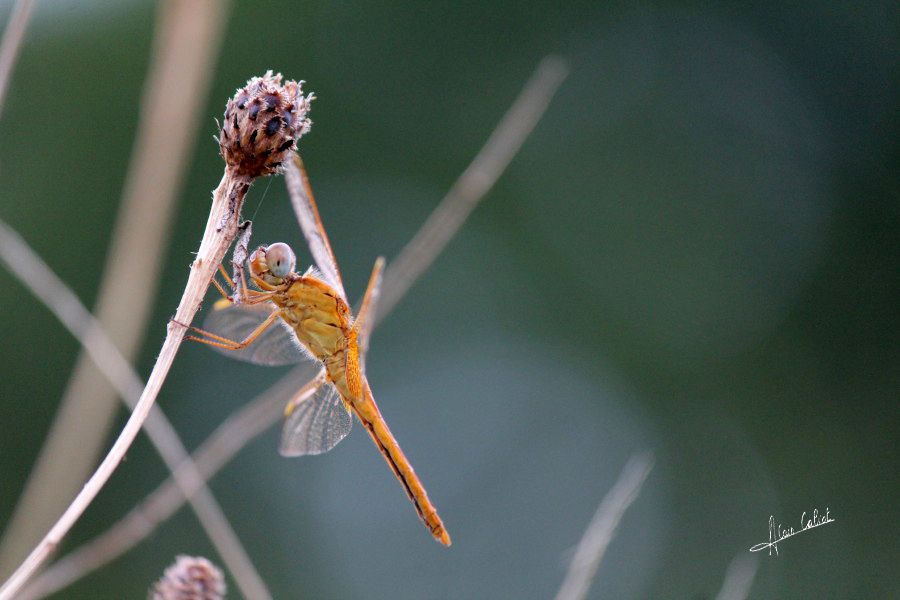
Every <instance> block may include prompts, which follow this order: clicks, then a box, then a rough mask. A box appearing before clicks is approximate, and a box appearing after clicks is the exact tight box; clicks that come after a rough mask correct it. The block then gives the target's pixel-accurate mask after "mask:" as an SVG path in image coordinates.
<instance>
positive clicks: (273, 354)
mask: <svg viewBox="0 0 900 600" xmlns="http://www.w3.org/2000/svg"><path fill="white" fill-rule="evenodd" d="M273 310H276V308H275V306H274V305H272V303H271V302H264V303H262V304H252V305H251V304H232V303H231V302H228V301H227V300H220V301H219V302H216V303H215V305H213V307H212V309H211V310H210V311H209V314H208V315H207V316H206V320H205V321H204V322H203V329H205V330H206V331H208V332H210V333H214V334H216V335H219V336H222V337H224V338H228V339H229V340H234V341H236V342H240V341H243V340H244V338H246V337H247V336H248V335H249V334H250V333H251V332H252V331H253V330H254V329H256V328H257V327H259V325H260V324H261V323H262V322H263V321H265V320H266V318H267V317H268V316H269V315H270V314H272V311H273ZM211 348H213V349H214V350H217V351H218V352H221V353H222V354H224V355H225V356H228V357H230V358H234V359H237V360H242V361H244V362H249V363H254V364H257V365H266V366H270V367H276V366H280V365H290V364H294V363H298V362H303V361H304V360H311V358H310V357H309V355H308V354H306V352H304V351H303V349H302V347H301V346H300V342H298V341H297V338H296V337H295V336H294V333H293V332H292V331H291V330H290V327H289V326H288V325H287V323H285V322H284V321H282V320H281V319H278V320H277V322H275V323H273V324H272V325H271V326H269V328H268V329H266V330H265V331H264V332H262V334H260V336H259V337H258V338H256V340H254V342H253V343H252V344H250V345H249V346H247V347H246V348H241V349H240V350H226V349H225V348H218V347H216V346H211Z"/></svg>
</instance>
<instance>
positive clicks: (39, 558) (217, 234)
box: [0, 171, 250, 600]
mask: <svg viewBox="0 0 900 600" xmlns="http://www.w3.org/2000/svg"><path fill="white" fill-rule="evenodd" d="M249 187H250V180H249V179H247V178H244V177H238V176H236V175H234V174H232V172H231V171H226V173H225V175H224V177H223V178H222V181H221V183H220V184H219V186H218V187H217V188H216V190H215V192H213V203H212V208H211V210H210V213H209V219H208V221H207V224H206V230H205V231H204V234H203V241H202V242H201V243H200V249H199V250H198V252H197V258H196V259H195V260H194V262H193V264H192V265H191V272H190V275H189V276H188V282H187V285H186V286H185V289H184V293H183V295H182V297H181V301H180V302H179V304H178V309H177V310H176V312H175V319H174V320H173V321H171V322H170V323H169V327H168V332H167V335H166V339H165V341H164V342H163V345H162V349H161V350H160V353H159V357H158V358H157V361H156V364H155V365H154V367H153V371H152V372H151V373H150V377H149V379H148V380H147V385H146V386H145V387H144V391H143V393H142V394H141V397H140V400H139V401H138V403H137V405H136V406H135V409H134V411H133V412H132V413H131V416H130V417H129V419H128V422H127V423H126V424H125V427H124V428H123V429H122V432H121V433H120V434H119V437H118V438H117V439H116V441H115V443H114V444H113V446H112V448H111V449H110V451H109V453H108V454H107V455H106V457H105V458H104V459H103V461H102V462H101V463H100V466H99V467H98V468H97V470H96V471H95V472H94V474H93V475H92V476H91V478H90V479H89V480H88V481H87V483H86V484H85V485H84V487H83V488H82V489H81V491H80V492H79V493H78V495H77V496H76V497H75V499H74V500H73V501H72V503H71V504H70V505H69V507H68V508H67V509H66V510H65V512H64V513H63V514H62V516H61V517H60V518H59V520H58V521H57V522H56V524H55V525H53V527H52V528H51V529H50V531H49V532H48V533H47V534H46V535H45V536H44V538H43V539H42V540H41V542H40V543H39V544H38V545H37V547H35V549H34V550H32V552H31V553H30V554H29V555H28V557H27V558H26V559H25V561H24V562H23V563H22V564H21V565H20V566H19V568H18V569H16V571H15V572H14V573H13V574H12V576H11V577H10V578H9V579H8V580H7V581H6V583H4V584H3V587H2V588H0V600H9V599H11V598H14V597H16V594H17V593H18V591H19V590H20V589H21V588H22V586H23V585H24V584H25V583H26V582H27V581H28V579H29V578H30V577H31V576H32V575H33V574H34V572H35V571H36V570H37V569H38V567H40V565H41V564H42V563H43V562H44V561H45V560H46V559H47V557H48V556H49V555H50V553H51V552H53V550H54V549H55V548H56V547H57V546H58V545H59V543H60V541H62V538H63V537H64V536H65V535H66V533H68V531H69V529H71V528H72V525H74V524H75V522H76V521H77V520H78V518H79V517H80V516H81V515H82V513H84V511H85V510H86V509H87V507H88V506H89V505H90V503H91V502H92V501H93V500H94V498H95V497H96V496H97V494H98V493H99V492H100V490H101V489H102V488H103V486H104V485H105V484H106V482H107V481H108V480H109V478H110V476H112V474H113V472H114V471H115V470H116V467H117V466H118V465H119V462H120V461H121V460H122V458H123V457H124V456H125V452H127V450H128V448H129V447H130V446H131V443H132V442H133V441H134V438H135V437H136V436H137V434H138V432H139V431H140V429H141V426H142V425H143V423H144V421H145V420H146V418H147V414H148V413H149V412H150V408H151V407H152V406H153V403H154V402H155V401H156V397H157V395H158V394H159V391H160V389H161V388H162V384H163V381H165V378H166V375H168V372H169V369H170V368H171V366H172V362H173V361H174V359H175V354H176V353H177V352H178V348H179V347H180V346H181V342H182V341H183V340H184V335H185V327H184V325H181V324H188V323H190V322H191V321H193V319H194V315H196V313H197V310H198V309H199V308H200V303H201V302H202V301H203V296H204V294H205V293H206V289H207V287H209V283H210V281H211V280H212V277H213V275H214V274H215V271H216V268H217V266H218V264H219V263H220V262H221V261H222V259H223V258H224V256H225V252H226V251H227V249H228V246H229V245H230V244H231V242H232V241H233V240H234V236H235V234H236V231H237V225H238V219H239V216H240V209H241V206H242V204H243V200H244V196H245V195H246V193H247V190H248V189H249Z"/></svg>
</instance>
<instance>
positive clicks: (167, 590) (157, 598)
mask: <svg viewBox="0 0 900 600" xmlns="http://www.w3.org/2000/svg"><path fill="white" fill-rule="evenodd" d="M223 598H225V577H224V576H223V575H222V571H220V570H219V569H217V568H216V566H215V565H214V564H212V563H211V562H209V561H208V560H207V559H205V558H203V557H202V556H179V557H177V558H176V559H175V564H174V565H172V566H170V567H168V568H167V569H166V571H165V574H164V575H163V576H162V578H161V579H160V580H159V581H157V582H156V584H155V585H154V586H153V589H151V590H150V595H149V600H222V599H223Z"/></svg>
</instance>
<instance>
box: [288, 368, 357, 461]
mask: <svg viewBox="0 0 900 600" xmlns="http://www.w3.org/2000/svg"><path fill="white" fill-rule="evenodd" d="M289 408H290V406H289ZM352 426H353V419H352V418H351V417H350V412H349V411H348V410H347V407H346V406H345V405H344V401H343V400H341V395H340V394H339V393H338V391H337V390H336V389H335V387H334V386H333V385H332V384H330V383H325V384H324V385H321V386H320V387H319V389H318V390H317V391H316V392H315V393H314V394H312V395H310V397H308V398H306V399H305V400H302V401H300V402H299V403H297V404H296V405H295V406H294V407H293V409H292V410H291V412H290V414H288V416H287V418H286V420H285V422H284V429H282V431H281V446H280V447H279V448H278V451H279V452H280V453H281V455H282V456H304V455H306V454H322V453H323V452H328V451H329V450H331V449H332V448H334V447H335V446H336V445H337V443H338V442H340V441H341V440H342V439H344V438H345V437H347V434H348V433H350V428H351V427H352Z"/></svg>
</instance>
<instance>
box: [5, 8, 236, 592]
mask: <svg viewBox="0 0 900 600" xmlns="http://www.w3.org/2000/svg"><path fill="white" fill-rule="evenodd" d="M228 5H229V3H228V2H224V1H221V0H165V1H164V2H161V3H160V4H159V8H158V15H157V20H156V21H157V24H156V27H155V30H154V40H153V56H152V58H151V61H150V70H149V73H148V75H147V81H146V83H145V84H144V91H143V95H142V98H141V102H140V120H139V123H138V131H137V135H136V138H135V143H134V150H133V152H132V159H131V164H130V165H129V170H128V175H127V177H126V179H125V187H124V189H123V191H122V203H121V206H120V208H119V216H118V219H117V222H116V225H115V229H114V232H113V235H112V240H111V242H110V247H109V251H108V252H107V260H106V265H105V267H104V269H103V277H102V281H101V283H100V289H99V292H98V298H97V304H96V308H95V314H96V315H97V318H98V319H99V320H100V323H101V325H102V327H103V329H104V330H105V331H107V332H109V335H110V336H111V337H112V340H113V342H114V343H115V345H116V347H117V348H119V349H120V350H121V352H122V354H123V355H124V356H125V357H126V360H128V361H129V362H131V361H133V359H134V356H135V353H136V352H137V350H138V348H139V347H140V342H141V339H142V338H143V336H144V332H145V330H146V327H147V320H148V318H149V316H150V313H151V308H152V307H153V302H154V299H155V298H156V289H157V286H158V283H159V275H160V267H161V263H162V258H163V256H165V253H163V252H158V251H157V249H158V248H162V247H165V245H166V238H167V236H168V232H169V229H170V228H169V223H170V222H171V217H172V213H173V211H174V207H175V201H176V198H177V197H178V193H177V192H178V189H179V187H180V186H181V179H182V175H183V172H184V170H185V169H186V168H187V165H188V164H189V161H188V160H187V157H188V156H189V154H190V150H191V147H192V145H193V143H194V140H195V139H196V137H197V136H196V132H197V129H198V128H199V124H200V123H201V122H202V119H201V118H199V114H200V111H201V110H202V106H203V102H204V99H205V98H206V95H207V89H208V87H209V80H210V79H211V73H212V69H210V65H211V63H212V62H213V61H214V60H215V57H216V56H217V55H218V48H219V46H220V38H221V37H222V36H221V33H222V30H223V29H224V26H225V21H226V19H227V13H228ZM117 408H118V401H117V398H116V392H115V390H113V389H112V387H111V386H110V385H109V383H107V381H106V379H105V378H104V375H103V374H102V373H101V372H100V370H99V369H98V367H97V366H95V365H94V362H93V361H92V360H91V358H90V357H89V356H88V355H87V354H86V353H85V352H82V354H81V355H80V356H79V358H78V361H77V362H76V365H75V369H74V371H73V373H72V376H71V378H70V379H69V384H68V386H67V389H66V391H65V393H64V394H63V397H62V400H61V401H60V404H59V408H58V409H57V411H56V416H55V418H54V420H53V424H52V426H51V427H50V431H49V433H48V434H47V438H46V440H45V441H44V444H43V448H42V449H41V451H40V453H39V455H38V458H37V460H36V461H35V464H34V466H33V467H32V469H31V471H30V472H29V474H28V480H27V483H26V485H25V489H24V491H23V492H22V495H21V497H20V498H19V502H18V504H17V508H16V511H15V512H14V513H13V516H12V517H11V518H10V520H9V523H8V525H7V527H6V530H5V532H4V536H3V540H2V544H0V575H2V574H6V573H8V572H9V571H11V570H12V568H13V567H15V566H16V564H17V563H18V561H20V560H21V559H22V557H23V556H24V555H25V553H26V552H28V550H29V549H30V548H32V547H33V546H34V544H35V542H36V541H37V540H39V539H40V536H41V535H42V534H43V533H44V532H45V531H46V530H47V528H48V527H49V526H50V525H51V524H52V523H53V521H54V519H56V517H57V516H58V515H59V513H60V512H61V511H62V510H63V509H64V508H65V502H66V501H67V499H68V498H70V497H71V496H72V495H74V494H75V493H76V492H77V491H78V488H79V486H80V485H81V484H82V483H83V482H84V479H85V478H86V477H87V476H88V475H89V474H90V472H91V469H92V468H93V467H94V466H95V465H96V464H97V460H98V459H99V456H100V453H101V451H102V450H103V448H104V445H105V444H106V443H107V439H108V438H109V430H110V428H111V427H112V425H113V422H114V418H115V416H116V414H117V411H116V409H117Z"/></svg>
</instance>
